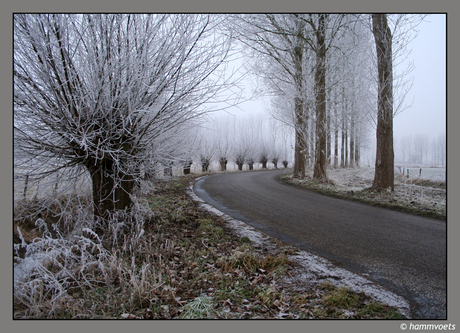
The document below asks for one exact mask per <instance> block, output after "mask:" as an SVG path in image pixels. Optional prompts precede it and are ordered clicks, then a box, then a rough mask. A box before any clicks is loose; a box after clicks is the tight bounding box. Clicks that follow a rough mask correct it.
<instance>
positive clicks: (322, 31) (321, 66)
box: [313, 14, 327, 181]
mask: <svg viewBox="0 0 460 333" xmlns="http://www.w3.org/2000/svg"><path fill="white" fill-rule="evenodd" d="M325 19H326V15H325V14H319V22H318V29H317V30H316V47H317V49H316V72H315V95H316V150H315V165H314V172H313V178H315V179H319V180H322V181H327V175H326V44H325V38H326V27H325Z"/></svg>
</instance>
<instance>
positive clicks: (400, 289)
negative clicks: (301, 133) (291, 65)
mask: <svg viewBox="0 0 460 333" xmlns="http://www.w3.org/2000/svg"><path fill="white" fill-rule="evenodd" d="M282 172H283V171H282V170H279V171H260V172H258V171H257V172H235V173H225V174H219V175H212V176H208V177H205V178H201V179H199V180H198V181H197V182H196V184H195V187H194V191H195V193H196V194H197V195H198V196H199V197H200V198H202V199H203V200H205V201H206V202H208V203H209V204H211V205H213V206H214V207H216V208H217V209H219V210H221V211H223V212H225V213H226V214H228V215H230V216H232V217H234V218H236V219H239V220H241V221H244V222H246V223H247V224H249V225H251V226H253V227H255V228H257V229H259V230H261V231H263V232H265V233H266V234H269V235H271V236H274V237H277V238H279V239H281V240H282V241H284V242H286V243H289V244H292V245H294V246H297V247H299V248H301V249H304V250H307V251H310V252H312V253H315V254H317V255H320V256H322V257H324V258H327V259H330V260H332V261H333V262H335V264H336V265H338V266H340V267H343V268H345V269H348V270H350V271H352V272H354V273H358V274H360V275H363V276H365V277H366V278H369V279H371V280H373V281H375V282H377V283H379V284H380V285H383V286H384V287H386V288H387V289H389V290H391V291H393V292H394V293H396V294H398V295H401V296H403V297H404V298H406V300H408V301H409V302H410V303H411V306H412V315H413V318H414V319H415V318H419V319H435V318H438V319H445V318H446V298H447V290H446V282H447V281H446V280H447V264H446V259H447V258H446V256H447V248H446V238H447V237H446V222H445V221H439V220H435V219H430V218H425V217H418V216H414V215H410V214H407V213H401V212H395V211H391V210H386V209H383V208H378V207H371V206H367V205H364V204H361V203H356V202H352V201H347V200H341V199H336V198H331V197H327V196H324V195H321V194H317V193H315V192H312V191H308V190H304V189H300V188H297V187H294V186H289V185H285V184H283V183H281V182H279V181H277V180H276V176H278V175H279V174H281V173H282Z"/></svg>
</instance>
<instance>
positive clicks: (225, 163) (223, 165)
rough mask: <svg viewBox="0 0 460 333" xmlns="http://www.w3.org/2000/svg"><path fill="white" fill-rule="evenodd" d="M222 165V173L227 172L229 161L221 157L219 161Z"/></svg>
mask: <svg viewBox="0 0 460 333" xmlns="http://www.w3.org/2000/svg"><path fill="white" fill-rule="evenodd" d="M219 163H220V171H226V170H227V159H226V158H225V157H221V158H220V159H219Z"/></svg>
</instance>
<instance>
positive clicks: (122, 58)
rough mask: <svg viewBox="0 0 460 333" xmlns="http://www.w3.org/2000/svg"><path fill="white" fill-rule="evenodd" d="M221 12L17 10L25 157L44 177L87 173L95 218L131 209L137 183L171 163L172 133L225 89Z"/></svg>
mask: <svg viewBox="0 0 460 333" xmlns="http://www.w3.org/2000/svg"><path fill="white" fill-rule="evenodd" d="M222 19H223V18H222V16H219V15H217V16H213V15H122V14H107V15H104V14H94V15H93V14H82V15H80V14H78V15H77V14H69V15H61V14H40V15H35V14H15V15H14V69H13V75H14V140H15V147H16V148H17V149H19V150H21V152H22V154H24V156H27V157H28V158H29V159H28V160H27V161H26V162H25V163H26V164H28V165H31V166H34V167H35V173H36V174H37V175H42V176H43V175H45V174H47V173H51V172H55V171H57V170H60V169H63V168H77V169H78V170H80V171H81V174H82V173H86V174H89V176H90V178H91V180H92V196H93V208H94V215H95V216H96V217H101V218H103V219H108V218H109V217H110V215H111V212H113V211H115V210H117V209H126V208H129V207H130V205H131V198H130V195H131V194H132V193H133V189H134V186H135V182H136V180H137V179H138V178H139V177H141V175H142V173H149V172H150V171H151V170H152V168H153V166H154V165H155V163H156V162H159V163H163V162H165V161H161V155H162V153H165V154H164V155H165V156H169V157H171V159H169V162H171V161H172V158H173V156H172V154H171V149H170V144H172V143H175V142H174V140H171V139H172V138H174V137H176V135H177V134H180V133H183V131H182V130H179V129H180V128H181V127H182V126H186V125H187V124H189V122H190V121H191V120H193V119H195V118H197V117H198V116H199V115H200V114H203V113H204V112H207V111H208V110H209V105H210V104H206V103H209V102H213V98H214V97H215V96H216V94H217V93H218V92H219V91H221V90H222V89H223V88H227V87H228V85H227V83H228V82H225V81H224V79H223V77H222V76H221V74H220V72H219V70H220V68H221V65H222V64H223V63H224V62H225V60H226V59H227V57H228V56H229V50H230V38H229V37H224V36H223V35H219V34H217V33H216V30H215V27H216V26H217V25H219V23H220V22H221V20H222ZM206 105H208V106H206ZM165 147H166V148H167V149H166V150H168V151H167V152H165V150H164V148H165ZM166 160H167V161H166V162H168V158H166ZM23 161H24V159H23ZM81 174H79V175H77V177H80V176H81Z"/></svg>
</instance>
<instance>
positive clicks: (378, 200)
mask: <svg viewBox="0 0 460 333" xmlns="http://www.w3.org/2000/svg"><path fill="white" fill-rule="evenodd" d="M278 180H279V181H281V182H283V183H285V184H289V185H293V186H297V187H300V188H304V189H308V190H311V191H315V192H317V193H320V194H323V195H327V196H331V197H334V198H339V199H345V200H351V201H356V202H361V203H364V204H366V205H370V206H376V207H382V208H386V209H391V210H395V211H400V212H406V213H410V214H414V215H419V216H425V217H431V218H435V219H438V220H446V218H447V215H446V208H445V206H444V207H437V205H436V204H433V203H424V202H422V201H420V200H417V198H414V199H412V200H407V199H405V198H402V197H400V196H399V195H398V194H397V193H391V192H386V191H382V192H373V191H371V190H370V188H365V189H363V190H360V191H359V190H349V189H347V188H344V187H340V186H337V185H334V184H324V183H322V182H319V181H316V180H314V179H312V178H306V179H304V180H301V181H300V180H298V179H294V178H293V177H292V175H280V176H278ZM411 183H413V184H414V185H418V186H436V187H439V188H442V186H443V185H442V184H441V185H439V184H438V183H435V182H429V181H421V180H413V181H411ZM396 186H397V185H396ZM444 186H445V185H444Z"/></svg>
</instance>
